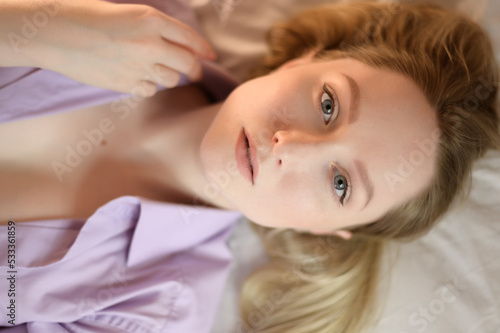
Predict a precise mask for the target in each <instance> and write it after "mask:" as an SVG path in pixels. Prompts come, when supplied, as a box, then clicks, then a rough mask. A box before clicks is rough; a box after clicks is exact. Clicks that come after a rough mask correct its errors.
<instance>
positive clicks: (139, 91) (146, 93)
mask: <svg viewBox="0 0 500 333" xmlns="http://www.w3.org/2000/svg"><path fill="white" fill-rule="evenodd" d="M157 91H158V86H157V85H156V83H154V82H151V81H148V80H141V81H139V82H138V83H137V84H136V85H134V86H133V87H132V89H131V90H130V94H131V95H132V96H137V97H143V98H145V97H151V96H153V95H154V94H156V92H157Z"/></svg>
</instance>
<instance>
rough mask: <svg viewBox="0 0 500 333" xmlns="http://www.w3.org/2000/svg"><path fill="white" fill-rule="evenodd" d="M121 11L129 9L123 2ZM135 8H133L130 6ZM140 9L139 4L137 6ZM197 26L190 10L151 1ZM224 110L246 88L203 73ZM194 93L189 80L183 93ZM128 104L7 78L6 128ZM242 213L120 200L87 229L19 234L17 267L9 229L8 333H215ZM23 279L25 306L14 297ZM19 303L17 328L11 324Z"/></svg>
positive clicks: (2, 267) (36, 79) (2, 244)
mask: <svg viewBox="0 0 500 333" xmlns="http://www.w3.org/2000/svg"><path fill="white" fill-rule="evenodd" d="M115 2H119V1H115ZM121 2H131V1H121ZM132 2H135V1H132ZM142 3H146V4H151V5H153V6H155V7H157V8H158V9H160V10H163V11H164V12H166V13H167V14H169V15H171V16H174V17H177V18H179V19H181V20H182V21H184V22H185V23H188V24H190V25H192V26H196V22H195V21H193V19H194V15H193V13H192V12H190V10H189V9H188V7H187V6H185V5H184V4H183V2H182V1H172V0H171V1H154V0H150V1H142ZM203 69H204V80H203V82H202V84H204V86H205V88H206V89H207V90H209V91H210V92H211V93H212V95H213V96H214V98H215V99H216V100H220V99H223V98H224V97H225V96H226V95H227V94H228V93H229V92H230V91H231V90H232V89H233V88H234V87H235V84H236V80H234V78H232V77H231V75H229V74H227V73H226V72H224V71H223V70H221V69H220V68H219V67H218V66H217V65H215V64H213V63H203ZM186 83H188V80H187V79H186V77H183V79H182V80H181V82H180V85H182V84H186ZM126 97H128V96H127V95H124V94H119V93H116V92H113V91H109V90H104V89H100V88H95V87H89V86H86V85H84V84H81V83H78V82H75V81H73V80H71V79H68V78H66V77H64V76H63V75H61V74H58V73H55V72H51V71H47V70H41V69H37V68H0V122H7V121H14V120H22V119H25V118H30V117H35V116H43V115H47V114H52V113H58V112H66V111H70V110H75V109H81V108H84V107H90V106H93V105H99V104H103V103H110V102H112V101H117V100H119V99H121V98H126ZM241 216H242V215H241V213H239V212H236V211H224V210H218V209H212V208H207V207H199V206H187V205H177V204H169V203H160V202H154V201H151V200H146V199H143V198H137V197H130V196H127V197H120V198H117V199H115V200H113V201H111V202H109V203H107V204H105V205H104V206H102V207H101V208H99V209H98V210H97V211H96V212H95V213H94V214H93V215H92V216H91V217H90V218H89V219H87V220H86V221H85V220H71V219H59V220H43V221H32V222H23V223H19V224H16V228H15V240H16V243H15V245H16V249H15V260H16V262H15V267H14V268H13V270H14V271H15V272H16V273H8V271H12V269H11V268H9V267H8V266H7V259H8V256H7V254H8V252H7V245H8V238H7V234H8V226H0V309H1V310H0V326H5V327H3V328H2V329H1V330H2V332H8V333H20V332H23V333H24V332H33V333H35V332H36V333H40V332H47V333H56V332H151V333H152V332H155V333H156V332H175V333H190V332H193V333H203V332H209V331H210V328H211V325H212V321H213V318H214V316H215V312H216V310H217V306H218V303H219V300H220V297H221V293H222V290H223V287H224V284H225V280H226V277H227V274H228V268H229V267H228V266H229V262H230V259H231V255H230V252H229V250H228V248H227V246H226V240H227V238H228V236H229V233H230V232H231V228H232V226H233V225H234V223H235V222H236V221H237V220H238V219H239V218H241ZM12 274H13V275H15V297H10V296H9V295H8V290H9V288H10V282H9V280H8V279H7V278H8V277H9V276H11V275H12ZM11 298H12V299H15V324H16V325H17V326H13V327H12V326H11V325H10V324H9V323H8V321H9V320H10V319H11V318H9V316H8V313H9V311H10V310H9V309H7V306H9V304H10V299H11Z"/></svg>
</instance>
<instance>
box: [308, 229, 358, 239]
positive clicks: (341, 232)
mask: <svg viewBox="0 0 500 333" xmlns="http://www.w3.org/2000/svg"><path fill="white" fill-rule="evenodd" d="M310 233H311V234H314V235H335V236H338V237H340V238H343V239H345V240H349V239H351V238H352V232H350V231H349V230H335V231H331V230H311V231H310Z"/></svg>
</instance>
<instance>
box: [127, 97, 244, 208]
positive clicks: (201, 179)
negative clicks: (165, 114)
mask: <svg viewBox="0 0 500 333" xmlns="http://www.w3.org/2000/svg"><path fill="white" fill-rule="evenodd" d="M220 107H221V103H218V104H211V105H209V106H205V107H202V108H198V109H196V110H193V111H190V112H186V113H183V114H181V115H179V116H176V117H174V118H168V119H165V121H164V122H163V121H157V120H156V121H154V122H151V123H149V124H147V125H146V126H147V129H146V130H144V131H143V132H144V133H145V135H144V137H142V138H141V139H140V140H139V143H138V146H137V150H134V151H135V152H134V153H131V155H132V156H133V157H132V159H133V160H134V161H135V163H140V165H141V166H140V168H139V170H141V171H139V174H137V176H138V177H139V178H141V179H142V180H143V181H145V182H147V183H148V184H152V186H153V187H154V188H155V192H157V193H161V192H162V191H169V192H172V191H173V192H176V193H179V194H180V195H181V196H182V197H183V198H184V200H183V201H184V202H183V203H186V204H191V205H203V206H209V207H215V208H221V209H229V210H232V209H234V208H233V207H232V205H231V204H230V203H229V202H228V201H227V200H226V199H225V198H224V197H222V196H221V195H220V194H218V193H214V192H213V191H212V190H211V189H213V187H212V185H211V183H210V182H209V181H208V180H207V179H206V178H205V176H204V174H203V169H202V164H201V159H200V154H199V150H200V145H201V142H202V139H203V137H204V135H205V133H206V132H207V130H208V129H209V127H210V124H211V123H212V121H213V119H214V118H215V116H216V115H217V112H218V111H219V109H220ZM130 158H131V157H130V156H129V159H130Z"/></svg>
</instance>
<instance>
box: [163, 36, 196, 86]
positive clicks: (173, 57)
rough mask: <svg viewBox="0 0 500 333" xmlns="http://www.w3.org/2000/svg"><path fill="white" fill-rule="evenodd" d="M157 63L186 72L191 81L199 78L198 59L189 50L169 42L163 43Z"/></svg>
mask: <svg viewBox="0 0 500 333" xmlns="http://www.w3.org/2000/svg"><path fill="white" fill-rule="evenodd" d="M157 63H158V64H161V65H163V66H166V67H168V68H170V69H173V70H174V71H178V72H180V73H184V74H186V76H187V77H188V78H189V79H190V80H191V81H198V80H200V79H201V75H202V69H201V64H200V62H199V60H198V59H197V58H196V57H195V56H194V54H192V53H191V52H189V51H187V50H185V49H183V48H181V47H179V46H176V45H173V44H171V43H165V44H164V47H163V50H162V54H161V55H160V56H159V57H158V61H157Z"/></svg>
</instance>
